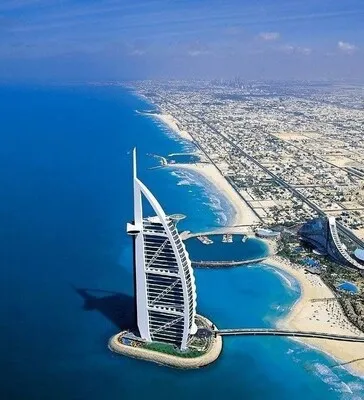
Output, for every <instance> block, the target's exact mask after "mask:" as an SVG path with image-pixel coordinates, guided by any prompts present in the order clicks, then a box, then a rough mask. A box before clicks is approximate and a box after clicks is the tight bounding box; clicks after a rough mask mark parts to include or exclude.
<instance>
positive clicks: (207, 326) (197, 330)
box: [109, 149, 222, 368]
mask: <svg viewBox="0 0 364 400" xmlns="http://www.w3.org/2000/svg"><path fill="white" fill-rule="evenodd" d="M133 185H134V221H133V222H132V223H130V224H128V225H127V232H128V234H129V235H131V236H132V237H133V241H134V288H135V300H136V318H137V327H138V332H133V331H124V332H121V333H119V334H117V335H115V336H113V337H112V338H111V339H110V341H109V348H110V349H111V350H113V351H115V352H117V353H120V354H124V355H128V356H130V357H135V358H141V359H145V360H150V361H154V362H157V363H159V364H165V365H168V366H173V367H179V368H198V367H201V366H204V365H207V364H209V363H211V362H213V361H215V360H216V358H217V357H218V356H219V354H220V352H221V349H222V339H221V337H220V336H217V335H215V334H214V325H213V324H212V322H210V321H209V320H208V319H207V318H205V317H203V316H200V315H197V314H196V286H195V279H194V276H193V270H192V266H191V261H190V259H189V256H188V253H187V252H186V248H185V245H184V243H183V241H182V240H181V238H180V235H179V233H178V231H177V228H176V225H177V223H178V221H179V220H180V219H181V218H182V216H181V215H179V214H177V215H172V216H167V215H166V214H165V212H164V211H163V209H162V207H161V205H160V204H159V203H158V201H157V199H156V198H155V197H154V196H153V194H152V193H151V192H150V191H149V189H148V188H147V187H146V186H145V185H144V184H143V183H142V182H141V181H140V180H139V179H138V177H137V169H136V151H135V149H134V152H133ZM143 197H144V198H145V199H146V200H147V201H148V203H149V205H150V206H151V208H152V209H153V211H154V212H155V214H156V215H154V216H151V217H146V218H144V217H143V203H142V200H143Z"/></svg>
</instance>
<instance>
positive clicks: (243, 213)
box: [173, 163, 260, 231]
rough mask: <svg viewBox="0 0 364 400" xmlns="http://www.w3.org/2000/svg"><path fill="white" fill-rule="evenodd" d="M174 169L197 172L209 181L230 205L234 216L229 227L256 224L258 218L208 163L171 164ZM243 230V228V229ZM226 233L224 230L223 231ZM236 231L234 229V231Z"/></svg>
mask: <svg viewBox="0 0 364 400" xmlns="http://www.w3.org/2000/svg"><path fill="white" fill-rule="evenodd" d="M173 167H174V168H184V169H188V170H191V171H194V172H197V173H199V174H201V175H202V176H204V177H205V178H206V179H207V180H209V181H210V182H211V183H212V184H213V185H214V186H215V187H216V189H217V190H218V191H220V192H221V193H222V194H223V195H224V196H225V197H226V198H227V199H228V200H229V202H230V203H231V205H232V206H233V209H234V215H233V217H232V219H231V221H230V224H231V225H235V226H236V225H244V226H251V225H256V224H258V223H259V222H260V221H259V218H258V217H257V216H256V215H255V214H254V212H253V211H252V210H251V208H250V207H249V206H248V205H247V204H246V202H245V201H244V200H243V199H242V198H241V197H240V196H239V194H238V193H237V192H236V191H235V189H234V188H233V187H232V186H231V185H230V183H229V182H228V181H227V180H226V179H225V178H224V177H223V176H222V175H221V173H220V171H219V170H218V169H217V168H216V167H215V166H214V165H213V164H210V163H195V164H173ZM243 228H244V227H243ZM224 230H225V231H226V228H225V229H224ZM234 230H235V231H236V229H234ZM243 230H244V229H243Z"/></svg>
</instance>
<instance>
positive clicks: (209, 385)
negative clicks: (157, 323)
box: [0, 87, 364, 400]
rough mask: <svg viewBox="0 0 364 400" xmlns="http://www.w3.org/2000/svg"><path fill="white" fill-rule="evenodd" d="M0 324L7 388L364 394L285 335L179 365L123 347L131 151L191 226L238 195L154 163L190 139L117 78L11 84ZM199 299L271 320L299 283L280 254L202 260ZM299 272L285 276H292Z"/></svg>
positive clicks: (55, 393) (16, 393)
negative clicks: (272, 263) (279, 265)
mask: <svg viewBox="0 0 364 400" xmlns="http://www.w3.org/2000/svg"><path fill="white" fill-rule="evenodd" d="M0 94H1V95H0V106H1V109H2V111H3V121H2V122H3V126H2V132H3V136H2V138H3V143H2V146H0V166H1V169H0V178H1V182H2V188H3V195H2V197H1V199H0V203H1V207H0V210H1V213H0V230H1V237H2V238H3V240H2V242H1V243H0V247H1V253H2V254H3V256H4V260H3V263H2V267H1V268H2V272H3V274H4V278H2V279H1V280H0V290H1V293H2V296H3V299H2V301H1V303H0V308H1V309H0V311H1V315H4V316H5V317H3V324H2V329H1V331H0V339H1V340H0V351H1V354H2V357H1V360H2V369H1V374H0V388H1V389H0V390H1V393H0V397H1V398H4V399H37V400H39V399H88V400H90V399H91V400H92V399H101V398H102V399H106V400H108V399H120V398H123V399H139V398H143V397H148V398H149V399H167V398H171V397H173V398H175V399H182V398H186V397H187V396H188V397H189V398H191V399H195V398H210V399H220V398H221V399H223V398H229V399H242V398H244V399H292V398H295V399H323V398H325V399H361V398H363V393H364V381H363V380H362V379H360V378H357V377H355V376H353V375H351V374H350V373H349V372H347V371H346V370H345V369H343V368H340V367H337V366H335V361H334V360H333V359H331V358H328V357H326V356H325V355H322V354H321V353H319V352H316V351H314V350H311V349H309V348H307V347H305V346H303V345H301V344H299V343H297V342H294V341H291V340H289V339H284V338H242V337H241V338H239V337H231V338H225V339H224V348H223V354H222V356H221V357H220V358H219V359H218V360H217V362H216V363H215V364H213V365H211V366H209V367H206V368H204V369H201V370H195V371H179V370H173V369H169V368H165V367H160V366H157V365H155V364H152V363H147V362H143V361H138V360H133V359H128V358H125V357H119V356H117V355H115V354H113V353H111V352H110V351H109V350H108V348H107V342H108V339H109V338H110V337H111V336H112V335H113V334H115V333H116V332H118V331H119V330H120V329H122V328H126V327H127V326H128V325H130V324H132V323H133V298H132V295H133V293H132V290H133V289H132V288H133V281H132V254H131V240H130V238H128V237H127V235H126V234H125V225H126V222H127V221H129V220H130V219H131V218H132V190H131V189H132V188H131V154H130V150H131V149H132V148H133V147H134V146H137V148H138V161H139V176H140V178H141V179H142V180H143V181H144V182H145V183H146V184H147V186H148V187H149V188H150V189H151V191H152V192H153V193H154V194H155V195H156V197H157V198H158V199H159V200H160V202H161V204H162V205H163V207H164V208H165V209H166V212H167V213H176V212H178V213H183V214H186V215H187V218H186V219H185V220H183V221H182V222H181V223H180V226H179V228H180V230H187V229H188V230H191V231H201V230H211V229H213V228H214V227H218V226H221V225H223V224H226V223H228V221H229V218H230V216H231V214H232V212H233V211H232V208H231V206H230V205H229V204H228V202H227V200H226V199H225V198H224V197H221V195H220V194H219V193H217V192H215V191H214V188H213V187H212V185H211V184H209V183H208V182H207V181H206V180H204V179H203V178H199V176H198V175H197V174H195V173H192V172H189V171H173V170H170V169H162V168H160V169H153V170H150V169H148V168H150V167H152V166H154V165H155V159H154V158H153V157H152V156H150V154H159V155H163V154H170V153H174V152H183V151H189V150H190V149H191V145H190V144H186V143H185V142H183V141H180V140H178V138H176V137H175V136H173V134H172V133H171V134H166V129H161V128H160V127H159V126H158V125H157V124H156V123H155V122H154V121H153V120H152V119H151V118H147V117H144V116H142V115H138V114H136V113H135V111H134V110H135V109H139V110H143V109H151V105H150V104H147V103H146V102H145V101H143V100H141V99H139V98H137V97H135V96H133V95H131V94H130V93H129V92H127V91H125V90H122V89H121V88H118V87H105V88H102V87H48V88H44V87H43V88H42V87H37V88H29V87H28V88H24V87H23V88H19V87H18V88H15V87H3V88H1V89H0ZM195 275H196V284H197V301H198V312H199V313H200V314H202V315H205V316H206V317H208V318H209V319H211V320H212V321H213V322H214V323H215V324H216V325H217V326H218V327H220V328H238V327H263V326H272V325H274V323H275V321H276V320H277V318H279V317H282V316H283V315H285V314H286V313H287V311H288V309H289V307H290V305H292V304H293V303H294V302H295V301H296V300H297V298H298V296H299V287H298V285H297V282H296V281H295V280H294V279H290V278H289V277H284V278H283V277H282V276H281V275H279V274H277V273H276V272H274V271H272V270H271V269H270V268H269V267H265V266H263V265H262V266H260V265H254V266H244V267H241V268H229V269H207V270H204V269H196V270H195ZM287 279H288V282H287Z"/></svg>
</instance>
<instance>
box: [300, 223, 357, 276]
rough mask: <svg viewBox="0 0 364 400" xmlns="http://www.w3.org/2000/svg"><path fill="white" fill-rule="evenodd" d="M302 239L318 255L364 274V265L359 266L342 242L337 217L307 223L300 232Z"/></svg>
mask: <svg viewBox="0 0 364 400" xmlns="http://www.w3.org/2000/svg"><path fill="white" fill-rule="evenodd" d="M298 234H299V237H300V239H301V240H302V241H303V242H304V243H306V244H308V245H309V246H311V247H312V249H314V251H315V253H316V254H320V255H325V256H328V257H329V258H331V259H332V260H333V261H335V262H337V263H339V264H341V265H346V266H349V267H354V268H357V269H358V270H359V271H360V272H361V273H363V272H364V265H362V264H359V263H358V262H357V261H356V260H355V259H354V258H353V257H352V256H351V255H350V254H349V253H348V251H347V249H346V246H345V245H344V244H343V243H342V242H341V240H340V237H339V233H338V229H337V226H336V220H335V217H328V218H315V219H312V220H310V221H308V222H306V223H305V224H304V225H303V226H302V227H301V229H300V230H299V231H298Z"/></svg>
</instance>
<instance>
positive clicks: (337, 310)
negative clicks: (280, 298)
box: [155, 114, 364, 377]
mask: <svg viewBox="0 0 364 400" xmlns="http://www.w3.org/2000/svg"><path fill="white" fill-rule="evenodd" d="M155 117H156V118H157V119H159V120H160V121H161V122H163V123H164V124H166V125H167V126H168V127H169V128H170V129H171V130H172V131H173V132H175V133H176V134H177V135H179V136H180V137H181V138H183V139H187V140H189V141H193V138H192V137H191V136H190V135H189V134H188V133H187V132H185V131H181V130H180V129H179V127H178V125H177V123H176V120H175V119H174V118H173V117H172V116H169V115H164V114H158V115H157V114H156V115H155ZM170 167H172V168H181V169H187V170H191V171H194V172H196V173H198V174H200V175H202V176H203V177H204V178H206V179H207V180H208V181H209V182H211V183H212V184H213V185H214V186H215V188H216V189H217V190H218V191H219V192H221V193H222V194H223V195H224V196H225V197H226V198H227V200H228V201H229V202H230V204H231V205H232V207H233V209H234V215H233V216H232V218H231V220H230V221H229V224H230V225H242V226H241V227H240V226H235V227H225V228H221V229H224V231H228V230H229V229H231V230H233V231H234V232H238V231H239V230H241V231H243V232H244V231H246V230H251V227H252V226H254V225H256V224H258V223H259V222H260V220H259V218H258V217H257V216H256V215H255V214H254V212H253V211H252V210H251V208H250V207H249V205H248V204H247V203H246V202H245V201H244V199H242V198H241V197H240V196H239V194H238V193H237V192H236V191H235V189H234V188H233V187H232V186H231V185H230V183H229V182H228V181H227V179H226V178H225V177H224V176H223V175H222V174H221V173H220V171H219V170H218V169H217V168H216V167H215V166H214V165H213V164H211V163H195V164H173V165H171V166H170ZM217 231H218V230H217ZM265 242H266V243H267V244H268V245H269V247H270V255H269V256H268V257H267V258H266V259H265V260H264V264H267V265H269V266H271V267H273V268H275V269H277V270H282V271H284V272H286V273H288V274H289V275H290V276H293V277H294V278H295V279H296V280H297V281H298V282H299V285H300V288H301V296H300V298H299V299H298V300H297V302H296V303H295V304H293V305H292V306H291V310H290V312H289V313H288V315H287V316H286V317H284V318H283V319H281V320H280V321H278V323H277V327H278V328H282V329H290V330H301V331H316V332H333V333H337V334H343V335H355V334H358V335H360V336H363V337H364V334H363V333H362V332H359V331H358V330H357V328H356V327H355V326H353V325H352V324H351V323H350V322H349V321H348V319H347V318H346V316H345V314H344V312H343V311H342V309H341V306H340V304H339V303H338V301H337V300H336V299H335V298H334V294H333V293H332V292H331V290H330V289H329V288H328V287H327V286H326V285H325V284H324V282H323V281H322V280H321V279H320V277H319V276H317V275H311V274H305V272H304V270H303V269H301V268H300V267H299V266H297V267H295V266H294V265H291V264H290V263H289V262H288V261H287V260H285V259H284V258H282V257H279V256H277V255H274V254H275V246H274V245H273V244H270V241H265ZM326 298H330V300H329V301H326V300H324V299H326ZM331 299H332V300H331ZM312 300H314V301H312ZM295 340H299V341H300V342H302V343H304V344H305V345H307V346H309V347H312V348H315V349H316V350H318V351H321V352H323V353H325V354H327V355H328V356H330V357H332V358H334V359H335V360H337V363H336V364H335V365H334V366H333V368H334V367H339V366H344V367H345V368H346V369H348V370H350V372H352V373H353V374H355V375H357V376H360V377H364V343H350V342H341V343H340V344H339V345H338V343H337V342H334V341H330V340H324V339H309V338H307V339H306V338H304V339H303V338H300V339H295Z"/></svg>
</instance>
